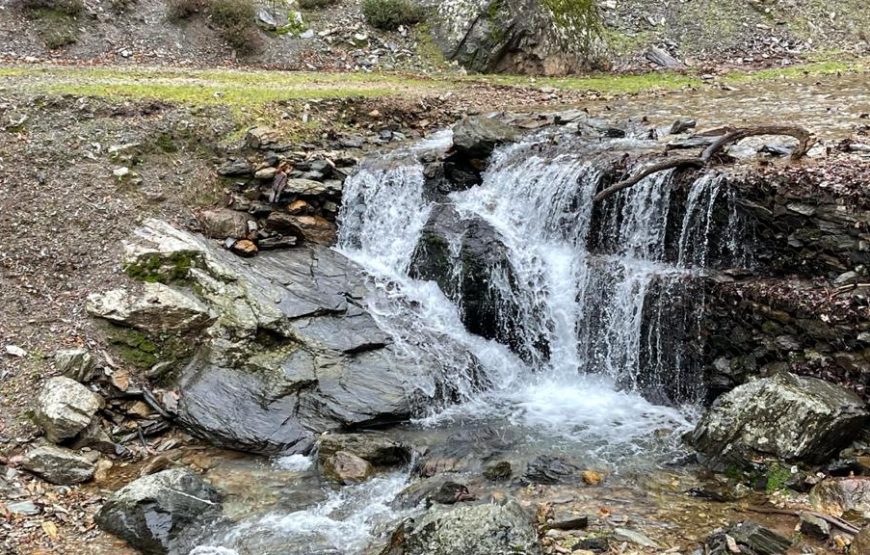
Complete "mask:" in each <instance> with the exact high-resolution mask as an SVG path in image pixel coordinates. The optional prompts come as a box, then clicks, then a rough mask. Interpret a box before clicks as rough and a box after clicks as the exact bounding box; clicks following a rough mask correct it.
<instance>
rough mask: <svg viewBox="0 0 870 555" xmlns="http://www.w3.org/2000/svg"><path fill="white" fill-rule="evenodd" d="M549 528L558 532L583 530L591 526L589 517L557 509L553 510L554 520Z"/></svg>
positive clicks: (560, 508)
mask: <svg viewBox="0 0 870 555" xmlns="http://www.w3.org/2000/svg"><path fill="white" fill-rule="evenodd" d="M547 526H548V527H549V528H555V529H557V530H582V529H584V528H586V527H587V526H589V516H588V515H585V514H579V513H575V512H574V511H571V510H568V509H564V508H562V507H556V508H555V509H553V520H552V521H551V522H550V523H548V524H547Z"/></svg>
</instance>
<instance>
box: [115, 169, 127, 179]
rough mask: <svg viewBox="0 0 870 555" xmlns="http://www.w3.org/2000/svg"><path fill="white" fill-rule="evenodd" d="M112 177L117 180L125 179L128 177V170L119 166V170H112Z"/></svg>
mask: <svg viewBox="0 0 870 555" xmlns="http://www.w3.org/2000/svg"><path fill="white" fill-rule="evenodd" d="M112 175H114V176H115V177H117V178H118V179H121V178H124V177H127V176H128V175H130V168H128V167H126V166H121V167H120V168H115V169H114V170H112Z"/></svg>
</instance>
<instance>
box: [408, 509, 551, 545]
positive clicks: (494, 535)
mask: <svg viewBox="0 0 870 555" xmlns="http://www.w3.org/2000/svg"><path fill="white" fill-rule="evenodd" d="M403 534H404V538H403V539H404V541H402V542H401V548H400V550H398V551H393V552H394V553H403V554H404V555H455V554H457V553H474V554H475V555H503V554H505V553H512V554H517V555H537V554H540V553H541V547H540V544H539V543H538V534H537V532H536V531H535V528H534V526H532V522H531V520H530V518H529V515H527V514H526V512H525V510H524V509H523V508H522V507H521V506H520V505H519V503H517V502H516V501H513V500H509V501H507V502H506V503H505V504H504V505H495V504H488V505H467V504H466V505H455V506H452V507H451V506H447V507H445V506H440V505H436V506H433V508H432V509H430V510H429V511H427V512H426V513H425V514H424V515H423V516H421V517H419V518H418V519H416V520H415V521H413V522H412V523H407V524H406V525H405V529H404V531H403ZM395 538H396V536H394V539H395Z"/></svg>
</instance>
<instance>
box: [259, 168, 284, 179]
mask: <svg viewBox="0 0 870 555" xmlns="http://www.w3.org/2000/svg"><path fill="white" fill-rule="evenodd" d="M276 173H278V168H271V167H270V168H262V169H259V170H257V171H256V172H255V173H254V178H255V179H260V180H262V181H271V180H272V179H274V178H275V174H276Z"/></svg>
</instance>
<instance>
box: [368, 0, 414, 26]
mask: <svg viewBox="0 0 870 555" xmlns="http://www.w3.org/2000/svg"><path fill="white" fill-rule="evenodd" d="M362 10H363V15H364V16H365V18H366V21H367V22H368V24H369V25H371V26H372V27H377V28H378V29H383V30H385V31H394V30H396V29H398V28H399V26H400V25H414V24H416V23H419V22H420V21H422V19H423V12H422V10H421V9H420V8H418V7H417V6H415V5H414V4H412V3H411V2H410V0H364V1H363V6H362Z"/></svg>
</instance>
